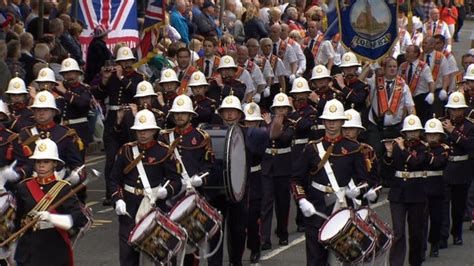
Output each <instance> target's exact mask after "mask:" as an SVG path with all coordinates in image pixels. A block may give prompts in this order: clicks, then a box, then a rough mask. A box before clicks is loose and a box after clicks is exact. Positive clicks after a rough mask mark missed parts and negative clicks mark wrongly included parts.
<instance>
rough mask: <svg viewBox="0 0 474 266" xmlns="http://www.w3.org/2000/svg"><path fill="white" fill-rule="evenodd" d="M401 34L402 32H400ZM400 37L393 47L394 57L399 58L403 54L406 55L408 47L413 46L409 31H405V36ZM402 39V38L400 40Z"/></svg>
mask: <svg viewBox="0 0 474 266" xmlns="http://www.w3.org/2000/svg"><path fill="white" fill-rule="evenodd" d="M400 34H401V31H400ZM400 34H399V35H398V38H397V39H396V42H395V46H394V47H393V55H392V56H393V57H394V58H397V57H398V56H399V55H401V54H405V50H406V49H407V47H408V45H411V44H412V43H411V35H410V33H408V31H405V33H404V34H403V36H400ZM400 37H402V38H400Z"/></svg>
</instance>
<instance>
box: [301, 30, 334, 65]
mask: <svg viewBox="0 0 474 266" xmlns="http://www.w3.org/2000/svg"><path fill="white" fill-rule="evenodd" d="M318 37H319V35H317V36H316V37H315V38H314V39H313V40H314V41H315V45H316V41H317V40H318ZM310 43H311V40H309V42H308V45H309V44H310ZM335 54H336V52H335V51H334V47H332V43H331V41H329V40H324V41H322V42H321V44H320V46H319V50H318V54H317V55H316V57H315V58H314V64H315V65H325V66H326V65H327V64H328V62H329V59H332V58H334V56H335Z"/></svg>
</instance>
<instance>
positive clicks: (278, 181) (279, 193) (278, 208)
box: [261, 175, 291, 243]
mask: <svg viewBox="0 0 474 266" xmlns="http://www.w3.org/2000/svg"><path fill="white" fill-rule="evenodd" d="M262 192H263V198H262V214H261V219H262V241H263V242H265V243H271V233H272V232H271V231H272V218H273V205H275V214H276V219H277V229H276V234H277V236H278V238H280V239H288V215H289V213H290V200H291V196H290V177H289V176H265V175H262Z"/></svg>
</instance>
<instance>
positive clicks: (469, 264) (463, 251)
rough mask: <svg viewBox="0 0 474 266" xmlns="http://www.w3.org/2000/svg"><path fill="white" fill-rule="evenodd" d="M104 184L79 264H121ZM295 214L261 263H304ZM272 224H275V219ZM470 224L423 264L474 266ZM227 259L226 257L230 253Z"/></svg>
mask: <svg viewBox="0 0 474 266" xmlns="http://www.w3.org/2000/svg"><path fill="white" fill-rule="evenodd" d="M473 29H474V22H473V21H466V22H465V25H464V28H463V30H462V32H461V42H460V43H456V44H455V45H454V48H453V52H454V54H455V56H456V58H457V59H458V62H459V63H460V58H461V56H462V54H463V53H465V52H467V51H468V50H469V48H470V40H469V37H470V34H471V31H472V30H473ZM87 161H88V167H90V168H95V169H97V170H99V171H101V172H103V169H104V157H103V155H102V154H101V153H97V154H93V155H91V156H88V159H87ZM104 186H105V185H104V180H103V178H99V179H96V180H93V181H92V182H91V183H90V184H89V186H88V202H87V205H88V206H90V207H91V208H92V210H93V212H94V218H95V222H94V225H93V227H92V229H91V230H90V231H89V232H88V233H87V234H86V235H85V236H84V237H83V238H82V239H80V241H78V243H77V244H76V246H75V248H74V253H75V264H76V265H79V266H96V265H97V266H99V265H110V266H115V265H119V249H118V221H117V217H116V215H115V212H114V210H113V209H112V208H111V207H104V206H102V200H103V197H104V194H105V191H104ZM386 194H387V190H386V189H384V190H383V192H382V196H381V199H380V200H379V202H378V203H377V204H375V205H374V206H373V207H374V208H375V211H376V212H377V213H378V215H379V216H380V217H381V218H382V219H383V220H385V221H387V222H389V223H390V222H391V218H390V210H389V204H388V202H387V201H386ZM294 217H295V205H294V202H293V201H292V206H291V212H290V218H289V232H290V236H289V241H290V243H289V245H288V246H284V247H279V246H278V239H277V238H276V236H273V239H272V242H273V249H272V250H269V251H265V252H262V260H261V263H260V264H261V265H279V266H286V265H292V266H293V265H295V266H296V265H305V261H306V260H305V246H304V243H305V242H304V235H303V234H301V233H297V232H296V226H295V222H294ZM420 217H421V216H420ZM273 226H275V220H274V222H273ZM468 226H469V223H465V224H464V227H465V230H464V236H463V238H464V245H463V246H453V245H452V239H450V240H449V247H448V249H443V250H440V256H439V258H430V257H428V256H427V260H426V262H425V263H424V265H443V266H445V265H449V266H474V254H473V251H474V232H473V231H469V229H468ZM224 245H225V243H224ZM249 256H250V253H249V252H248V251H247V252H246V253H245V254H244V257H243V260H244V264H245V265H249V264H250V263H249ZM225 258H227V255H226V256H225ZM225 264H227V259H225ZM406 264H407V263H406ZM407 265H408V264H407Z"/></svg>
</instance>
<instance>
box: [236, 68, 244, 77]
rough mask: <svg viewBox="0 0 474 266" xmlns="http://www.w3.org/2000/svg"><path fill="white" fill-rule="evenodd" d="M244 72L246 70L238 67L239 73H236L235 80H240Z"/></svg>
mask: <svg viewBox="0 0 474 266" xmlns="http://www.w3.org/2000/svg"><path fill="white" fill-rule="evenodd" d="M242 72H244V68H243V67H240V66H239V67H237V71H235V76H234V79H239V78H240V75H242Z"/></svg>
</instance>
